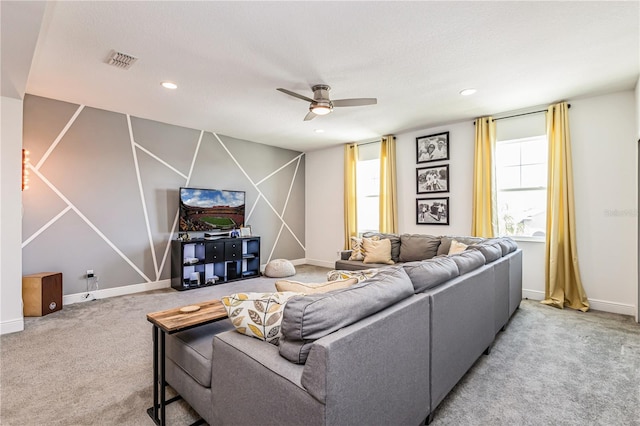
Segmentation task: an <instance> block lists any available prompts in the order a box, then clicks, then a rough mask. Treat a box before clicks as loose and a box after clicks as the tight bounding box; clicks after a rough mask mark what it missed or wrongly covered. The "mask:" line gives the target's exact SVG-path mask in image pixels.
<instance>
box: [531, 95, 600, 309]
mask: <svg viewBox="0 0 640 426" xmlns="http://www.w3.org/2000/svg"><path fill="white" fill-rule="evenodd" d="M547 137H548V138H549V178H548V183H547V242H546V247H545V300H543V301H542V303H544V304H547V305H551V306H554V307H556V308H563V307H565V306H566V307H569V308H573V309H579V310H581V311H584V312H586V311H588V310H589V301H588V300H587V295H586V293H585V291H584V288H583V287H582V280H581V279H580V269H579V267H578V250H577V244H576V225H575V205H574V202H573V166H572V161H571V137H570V134H569V107H568V105H567V103H566V102H561V103H558V104H555V105H551V106H550V107H549V109H548V110H547Z"/></svg>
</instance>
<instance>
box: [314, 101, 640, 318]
mask: <svg viewBox="0 0 640 426" xmlns="http://www.w3.org/2000/svg"><path fill="white" fill-rule="evenodd" d="M634 102H635V98H634V92H633V91H626V92H620V93H612V94H608V95H604V96H598V97H592V98H585V99H579V100H575V101H570V103H571V109H570V113H569V114H570V123H571V138H572V146H573V162H574V184H575V203H576V221H577V234H578V235H577V240H578V254H579V257H580V269H581V274H582V279H583V284H584V287H585V290H586V292H587V296H588V298H589V300H590V301H591V305H592V308H593V309H598V310H605V311H609V312H618V313H623V314H627V315H634V314H635V312H636V304H637V287H638V270H637V265H638V255H637V253H638V249H637V243H638V224H637V207H638V203H637V199H638V197H637V179H636V176H637V172H636V170H637V165H636V158H637V146H636V137H635V136H636V133H638V129H637V128H636V116H635V115H634V114H635V112H636V111H637V109H636V108H637V107H636V105H635V103H634ZM542 109H544V108H542ZM496 115H498V114H496ZM500 115H503V114H500ZM508 121H511V122H513V120H505V121H504V122H502V121H501V123H502V125H504V126H505V127H506V126H507V122H508ZM499 125H500V123H499ZM509 125H510V126H513V124H512V123H510V124H509ZM442 131H449V132H450V143H451V146H450V150H451V160H450V161H449V162H448V163H449V164H450V174H451V177H450V183H451V191H450V193H449V194H444V195H445V196H446V195H448V196H449V197H450V202H451V220H450V224H451V225H450V226H437V225H435V226H434V225H416V224H415V213H414V209H415V203H416V201H415V200H416V198H417V194H416V188H415V173H416V168H417V167H418V165H417V164H416V152H415V138H416V137H419V136H425V135H429V134H433V133H439V132H442ZM473 140H474V126H473V123H472V121H468V122H462V123H454V124H450V125H445V126H439V127H436V128H431V129H424V130H418V131H415V132H407V133H403V134H396V143H397V152H396V156H397V161H398V163H397V170H398V201H399V207H398V214H399V216H400V217H399V228H400V229H399V231H400V233H428V234H449V235H455V234H469V233H470V232H471V202H472V192H471V191H472V182H473V177H472V171H473V151H474V147H473ZM307 161H308V163H307V176H306V182H307V191H306V197H307V235H308V236H309V238H308V239H307V246H306V249H307V257H308V258H309V259H311V260H312V261H313V262H314V263H316V264H324V265H325V266H329V267H331V266H332V265H333V263H334V261H335V260H336V256H337V255H336V251H337V250H339V249H340V248H341V247H342V244H343V218H342V215H343V209H342V203H343V201H342V194H343V181H342V174H343V171H342V167H343V153H342V147H341V146H340V147H337V148H336V147H332V148H328V149H325V150H320V151H314V152H310V153H308V154H307ZM438 164H441V163H438ZM318 223H321V224H322V225H321V226H318V225H316V224H318ZM316 228H318V229H316ZM519 245H520V247H521V248H522V249H523V258H524V265H523V290H524V295H525V296H526V297H530V298H533V299H542V298H543V296H544V250H545V248H544V244H542V243H537V242H519Z"/></svg>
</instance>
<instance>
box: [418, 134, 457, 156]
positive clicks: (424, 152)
mask: <svg viewBox="0 0 640 426" xmlns="http://www.w3.org/2000/svg"><path fill="white" fill-rule="evenodd" d="M448 159H449V132H443V133H436V134H435V135H429V136H420V137H419V138H416V162H417V163H428V162H430V161H441V160H448Z"/></svg>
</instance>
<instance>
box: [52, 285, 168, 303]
mask: <svg viewBox="0 0 640 426" xmlns="http://www.w3.org/2000/svg"><path fill="white" fill-rule="evenodd" d="M169 287H171V280H161V281H154V282H151V283H142V284H133V285H125V286H122V287H113V288H104V289H100V290H98V291H92V292H91V293H90V294H91V295H92V296H93V298H92V297H89V298H85V295H86V294H87V293H86V292H82V293H75V294H67V295H65V296H63V298H62V305H63V306H64V305H71V304H73V303H80V302H87V301H91V300H95V299H105V298H107V297H114V296H124V295H125V294H133V293H142V292H143V291H150V290H158V289H161V288H169Z"/></svg>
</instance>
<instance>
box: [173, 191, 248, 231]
mask: <svg viewBox="0 0 640 426" xmlns="http://www.w3.org/2000/svg"><path fill="white" fill-rule="evenodd" d="M244 198H245V192H244V191H225V190H219V189H200V188H180V224H179V227H178V229H179V231H180V232H212V233H215V232H225V231H226V232H228V231H229V230H231V229H234V228H239V227H241V226H244V205H245V202H244Z"/></svg>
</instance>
